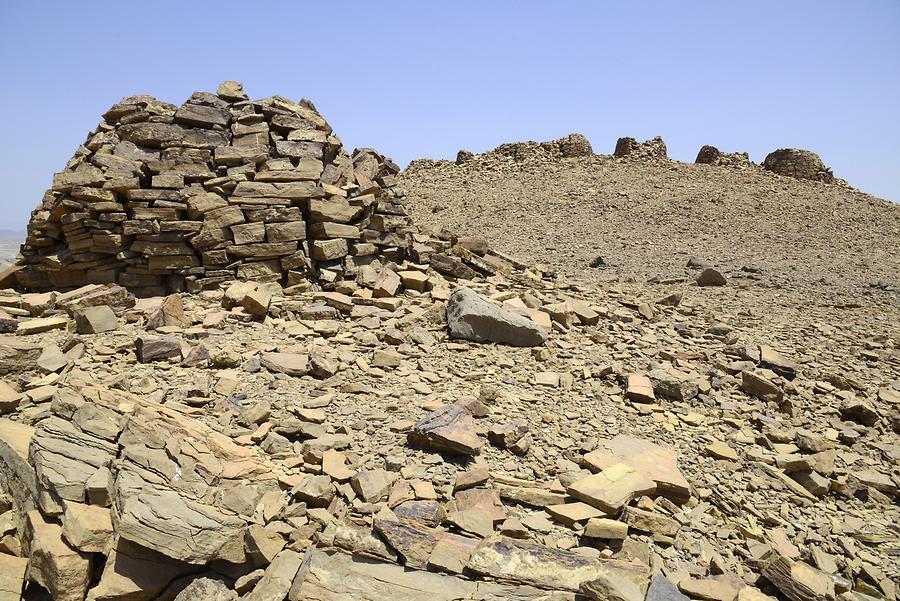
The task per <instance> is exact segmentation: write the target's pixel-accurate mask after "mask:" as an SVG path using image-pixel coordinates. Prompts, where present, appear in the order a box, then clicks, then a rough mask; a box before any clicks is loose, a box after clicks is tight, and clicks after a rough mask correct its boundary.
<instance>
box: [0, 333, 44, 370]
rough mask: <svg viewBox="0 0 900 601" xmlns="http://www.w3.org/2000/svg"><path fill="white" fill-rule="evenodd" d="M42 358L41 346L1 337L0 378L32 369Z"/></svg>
mask: <svg viewBox="0 0 900 601" xmlns="http://www.w3.org/2000/svg"><path fill="white" fill-rule="evenodd" d="M40 356H41V347H40V346H39V345H37V344H34V343H32V342H26V341H24V340H18V339H16V338H11V337H9V336H0V376H5V375H7V374H16V373H20V372H23V371H25V370H30V369H32V368H33V367H34V363H35V361H37V358H38V357H40Z"/></svg>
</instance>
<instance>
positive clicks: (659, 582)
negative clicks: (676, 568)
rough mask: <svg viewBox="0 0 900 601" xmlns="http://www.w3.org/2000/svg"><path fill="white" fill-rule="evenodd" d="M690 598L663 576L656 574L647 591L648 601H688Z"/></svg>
mask: <svg viewBox="0 0 900 601" xmlns="http://www.w3.org/2000/svg"><path fill="white" fill-rule="evenodd" d="M688 599H689V598H688V596H687V595H685V594H684V593H682V592H681V591H679V590H678V589H677V588H675V585H674V584H672V583H671V582H670V581H669V579H668V578H666V577H665V576H663V575H662V574H654V575H653V578H651V579H650V586H649V588H648V589H647V598H646V601H688Z"/></svg>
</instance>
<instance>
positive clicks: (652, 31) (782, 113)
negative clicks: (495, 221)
mask: <svg viewBox="0 0 900 601" xmlns="http://www.w3.org/2000/svg"><path fill="white" fill-rule="evenodd" d="M0 60H2V72H0V76H2V79H0V81H2V92H0V110H2V115H3V130H4V131H3V133H4V136H3V137H4V139H3V143H2V144H0V181H2V197H0V206H2V208H3V211H0V228H21V227H23V226H24V224H25V223H26V222H27V219H28V215H29V212H30V210H31V209H32V208H33V207H34V206H35V205H36V203H37V202H38V201H39V200H40V198H41V195H42V194H43V192H44V190H45V189H46V188H47V187H48V185H49V184H50V180H51V176H52V174H53V173H54V172H56V171H59V170H60V169H62V167H63V166H64V165H65V163H66V160H67V159H68V158H69V157H70V156H71V154H72V152H73V151H74V149H75V148H76V146H77V144H79V143H80V142H81V141H83V139H84V137H85V135H86V133H87V132H88V131H90V130H92V129H93V128H94V127H95V126H96V124H97V123H98V121H99V116H100V114H101V113H103V112H104V111H105V110H106V109H107V108H108V107H109V106H110V105H112V104H113V103H115V102H116V101H117V100H119V99H120V98H121V97H123V96H127V95H131V94H137V93H142V94H152V95H154V96H156V97H158V98H160V99H161V100H166V101H169V102H174V103H178V104H180V103H181V102H183V101H184V100H185V99H186V98H187V97H188V96H189V95H190V93H191V92H193V91H194V90H208V91H215V88H216V85H217V84H218V83H219V81H221V80H223V79H237V80H240V81H243V82H244V85H245V89H246V90H247V91H248V93H249V94H250V95H251V97H253V98H262V97H265V96H269V95H272V94H281V95H284V96H289V97H292V98H294V99H298V98H301V97H307V98H310V99H312V100H313V101H314V102H315V103H316V105H317V107H318V108H319V110H320V111H322V113H323V114H324V116H325V117H326V118H327V119H328V120H329V122H330V123H331V124H332V126H333V127H334V129H335V131H336V132H337V133H338V135H339V136H341V138H342V139H343V140H344V142H345V144H347V145H348V146H349V147H351V148H352V147H353V146H374V147H377V148H379V149H380V150H381V151H382V152H384V153H386V154H388V155H389V156H392V157H393V158H394V159H395V160H397V161H398V162H399V163H401V164H403V165H405V164H406V163H407V162H408V161H409V160H411V159H413V158H416V157H426V156H427V157H432V158H453V157H455V155H456V151H457V150H459V149H460V148H466V149H469V150H472V151H476V152H478V151H483V150H486V149H489V148H493V147H494V146H497V145H498V144H501V143H503V142H512V141H517V140H526V139H533V140H544V139H551V138H556V137H559V136H562V135H565V134H568V133H570V132H575V131H577V132H582V133H584V134H586V135H587V136H588V138H589V139H590V140H591V142H592V144H593V147H594V151H595V152H600V153H611V152H612V150H613V148H614V146H615V142H616V139H617V138H618V137H619V136H626V135H628V136H634V137H636V138H639V139H645V138H649V137H652V136H654V135H662V136H663V138H664V139H665V141H666V144H667V145H668V147H669V155H670V156H671V157H673V158H676V159H679V160H682V161H692V160H693V159H694V157H695V156H696V153H697V150H698V149H699V148H700V146H702V145H703V144H714V145H716V146H718V147H719V148H721V149H723V150H729V151H730V150H745V151H748V152H750V155H751V158H752V159H753V160H755V161H762V159H763V158H764V157H765V155H766V153H767V152H769V151H771V150H773V149H775V148H778V147H783V146H793V147H800V148H809V149H811V150H814V151H816V152H818V153H820V154H821V155H822V158H823V159H824V161H825V163H826V164H828V165H829V166H831V167H832V168H833V169H834V171H835V174H837V175H838V176H840V177H844V178H846V179H848V180H849V181H850V183H851V184H853V185H855V186H857V187H858V188H860V189H862V190H863V191H866V192H870V193H872V194H875V195H878V196H882V197H885V198H889V199H892V200H900V1H898V0H867V1H865V2H847V1H846V0H803V1H784V0H779V1H772V0H765V1H760V0H757V1H755V2H722V1H706V2H681V1H672V0H665V1H655V2H649V1H648V2H628V3H624V2H621V3H613V2H589V1H583V2H532V1H523V0H517V1H491V0H480V1H477V2H471V1H468V0H454V1H453V2H437V1H427V2H423V1H421V0H419V1H415V2H414V1H408V2H390V1H387V0H385V1H381V2H365V3H363V2H351V1H348V2H327V1H320V2H299V1H295V2H276V1H266V2H247V1H242V2H229V1H224V0H223V1H220V2H200V1H196V2H195V1H187V0H181V1H179V2H170V1H168V0H156V1H153V2H122V1H119V2H94V1H91V0H85V1H83V2H81V1H79V2H75V1H71V0H69V1H66V2H11V1H4V2H3V3H2V5H0Z"/></svg>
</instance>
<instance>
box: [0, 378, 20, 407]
mask: <svg viewBox="0 0 900 601" xmlns="http://www.w3.org/2000/svg"><path fill="white" fill-rule="evenodd" d="M23 396H24V395H23V394H22V393H21V392H18V391H16V390H15V389H14V388H13V387H12V386H10V385H9V384H7V383H6V382H4V381H3V380H0V415H3V414H5V413H9V412H10V411H14V410H15V409H16V407H18V406H19V403H20V402H22V398H23Z"/></svg>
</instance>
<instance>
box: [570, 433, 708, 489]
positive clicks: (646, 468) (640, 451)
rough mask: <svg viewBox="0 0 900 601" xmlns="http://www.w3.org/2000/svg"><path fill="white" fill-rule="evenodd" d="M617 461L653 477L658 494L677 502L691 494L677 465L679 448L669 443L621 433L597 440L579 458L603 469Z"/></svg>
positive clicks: (588, 465)
mask: <svg viewBox="0 0 900 601" xmlns="http://www.w3.org/2000/svg"><path fill="white" fill-rule="evenodd" d="M617 463H624V464H626V465H630V466H631V467H633V468H634V469H635V470H637V471H639V472H640V473H642V474H644V475H645V476H647V477H648V478H650V479H651V480H653V481H654V482H655V483H656V492H657V494H660V495H662V496H664V497H666V498H669V499H671V500H673V501H677V502H684V501H686V500H687V499H688V498H690V496H691V486H690V484H689V483H688V481H687V479H686V478H685V477H684V475H683V474H682V473H681V470H680V469H678V452H677V451H676V450H675V449H673V448H672V447H669V446H665V445H661V444H656V443H653V442H650V441H649V440H644V439H642V438H637V437H635V436H629V435H626V434H620V435H619V436H616V437H615V438H612V439H610V440H606V441H600V444H599V446H598V447H597V449H595V450H593V451H591V452H590V453H588V454H587V455H585V456H584V457H583V458H582V464H583V465H584V466H585V467H587V468H589V469H591V470H593V471H600V470H605V469H607V468H609V467H612V466H613V465H615V464H617Z"/></svg>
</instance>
